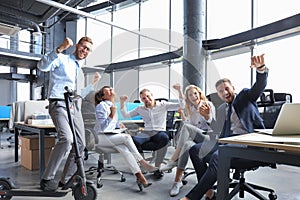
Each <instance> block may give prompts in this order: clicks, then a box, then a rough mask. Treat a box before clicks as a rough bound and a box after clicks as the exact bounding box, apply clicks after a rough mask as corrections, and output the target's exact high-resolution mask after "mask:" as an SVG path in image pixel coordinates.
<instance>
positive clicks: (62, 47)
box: [59, 37, 73, 51]
mask: <svg viewBox="0 0 300 200" xmlns="http://www.w3.org/2000/svg"><path fill="white" fill-rule="evenodd" d="M71 46H73V41H72V40H71V38H69V37H66V38H65V40H64V41H63V42H62V43H61V44H60V45H59V49H60V50H61V51H64V50H66V49H67V48H69V47H71Z"/></svg>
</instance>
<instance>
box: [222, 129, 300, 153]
mask: <svg viewBox="0 0 300 200" xmlns="http://www.w3.org/2000/svg"><path fill="white" fill-rule="evenodd" d="M219 142H220V143H229V144H243V145H249V146H256V147H266V148H276V149H281V150H287V151H295V152H298V153H300V135H291V136H271V135H266V134H260V133H249V134H244V135H238V136H233V137H227V138H221V139H219Z"/></svg>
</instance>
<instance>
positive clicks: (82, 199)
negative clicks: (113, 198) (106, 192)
mask: <svg viewBox="0 0 300 200" xmlns="http://www.w3.org/2000/svg"><path fill="white" fill-rule="evenodd" d="M86 189H87V194H86V195H83V194H82V191H81V186H80V185H79V184H78V185H76V186H75V187H74V188H73V195H74V198H75V200H96V199H97V189H96V187H95V185H94V184H89V183H87V184H86Z"/></svg>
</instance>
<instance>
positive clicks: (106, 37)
mask: <svg viewBox="0 0 300 200" xmlns="http://www.w3.org/2000/svg"><path fill="white" fill-rule="evenodd" d="M97 19H99V20H100V21H104V22H110V13H108V14H102V15H98V16H97ZM87 33H88V35H89V36H90V37H91V38H92V39H93V42H94V45H93V52H92V53H91V54H90V55H89V56H88V57H87V59H86V62H87V66H96V65H104V64H108V63H110V59H111V56H110V51H111V34H110V33H111V26H110V25H107V24H104V23H101V22H99V21H95V20H87Z"/></svg>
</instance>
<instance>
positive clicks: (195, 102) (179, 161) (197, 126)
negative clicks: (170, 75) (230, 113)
mask: <svg viewBox="0 0 300 200" xmlns="http://www.w3.org/2000/svg"><path fill="white" fill-rule="evenodd" d="M177 87H179V88H177V91H178V92H179V98H181V99H182V98H183V94H182V93H181V89H180V85H177ZM185 112H186V114H187V119H186V120H184V119H185V115H184V113H183V111H181V115H182V117H183V120H184V122H183V125H182V127H181V128H180V130H179V132H178V134H179V138H178V142H177V146H176V149H175V151H174V153H173V155H172V156H171V158H170V160H169V162H168V163H167V164H166V165H165V166H163V167H161V171H168V170H170V169H172V168H173V167H176V166H177V170H176V175H175V181H174V183H173V186H172V188H171V190H170V196H176V195H178V194H179V191H180V188H181V187H182V186H183V184H182V182H181V178H182V175H183V172H184V169H185V167H186V165H187V162H188V159H189V149H190V147H191V146H192V145H194V144H195V143H198V142H203V141H210V136H209V135H206V134H205V133H206V132H207V131H210V130H211V128H210V126H209V123H210V122H211V121H212V119H213V118H214V117H215V107H214V105H213V104H212V103H211V102H210V101H208V100H207V98H206V97H205V95H204V94H203V92H202V91H201V89H200V88H199V87H197V86H195V85H189V86H187V87H186V89H185Z"/></svg>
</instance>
